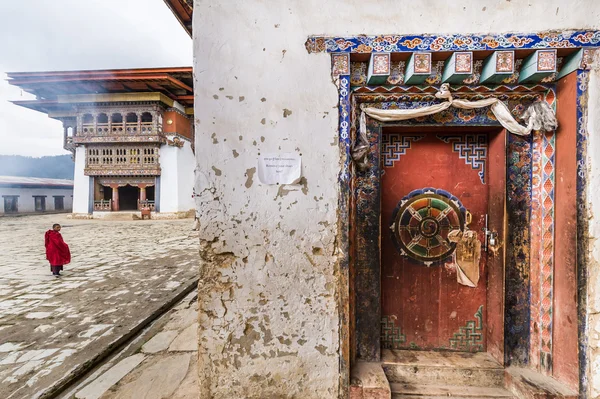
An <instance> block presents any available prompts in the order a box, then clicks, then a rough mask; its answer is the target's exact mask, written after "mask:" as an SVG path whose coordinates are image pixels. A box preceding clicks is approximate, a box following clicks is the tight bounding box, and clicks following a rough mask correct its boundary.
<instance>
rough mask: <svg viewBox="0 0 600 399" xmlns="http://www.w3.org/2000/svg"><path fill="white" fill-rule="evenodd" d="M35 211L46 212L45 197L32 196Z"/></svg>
mask: <svg viewBox="0 0 600 399" xmlns="http://www.w3.org/2000/svg"><path fill="white" fill-rule="evenodd" d="M33 200H34V204H35V211H36V212H46V197H45V196H43V197H42V196H35V195H34V196H33Z"/></svg>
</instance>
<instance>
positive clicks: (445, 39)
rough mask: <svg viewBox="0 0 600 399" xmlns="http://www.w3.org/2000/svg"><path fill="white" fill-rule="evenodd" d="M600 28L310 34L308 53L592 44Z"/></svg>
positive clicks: (599, 35) (599, 38)
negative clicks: (489, 32) (432, 32)
mask: <svg viewBox="0 0 600 399" xmlns="http://www.w3.org/2000/svg"><path fill="white" fill-rule="evenodd" d="M599 44H600V31H595V30H590V31H560V32H558V31H546V32H539V33H533V34H531V33H529V34H522V33H503V34H495V35H491V34H488V35H464V34H452V35H379V36H353V37H332V36H310V37H309V38H308V40H307V41H306V43H305V45H306V49H307V50H308V52H309V53H322V52H327V53H380V52H383V53H392V52H407V51H409V52H413V51H477V50H500V49H503V50H504V49H507V50H510V49H542V48H577V47H595V46H598V45H599Z"/></svg>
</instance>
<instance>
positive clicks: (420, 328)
mask: <svg viewBox="0 0 600 399" xmlns="http://www.w3.org/2000/svg"><path fill="white" fill-rule="evenodd" d="M487 157H488V134H487V133H485V132H473V133H471V132H468V133H466V132H464V131H460V130H450V129H448V128H445V129H443V130H442V129H440V130H438V131H436V132H430V133H417V132H415V131H408V132H402V131H398V130H397V131H396V132H389V131H386V129H384V130H383V132H382V137H381V168H382V177H381V320H382V336H381V348H382V349H426V350H433V349H435V350H454V351H466V352H481V351H485V350H486V334H485V329H486V313H487V309H488V306H487V303H486V292H487V290H486V288H487V268H486V260H487V259H486V254H485V252H483V251H480V254H481V255H480V259H479V262H478V263H477V264H471V265H470V268H469V270H468V271H466V273H467V275H468V276H467V275H465V270H464V269H463V268H462V267H461V266H459V265H458V264H457V261H456V258H455V252H456V246H457V244H456V243H454V242H451V241H450V240H449V234H450V233H451V232H452V231H453V230H454V231H459V230H462V231H463V232H464V231H466V230H471V231H472V232H474V233H475V235H476V239H477V240H479V242H480V243H481V247H482V248H483V246H484V244H483V243H484V241H485V240H486V237H485V233H484V231H483V229H484V228H485V223H486V216H487V213H488V198H489V184H488V181H487V180H488V179H489V177H488V171H487V164H488V162H487ZM471 244H473V242H471ZM477 275H479V278H478V279H476V277H477ZM465 277H466V279H465ZM469 285H473V286H469Z"/></svg>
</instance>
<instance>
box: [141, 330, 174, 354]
mask: <svg viewBox="0 0 600 399" xmlns="http://www.w3.org/2000/svg"><path fill="white" fill-rule="evenodd" d="M178 334H179V332H178V331H161V332H159V333H158V334H156V335H155V336H154V337H152V338H151V339H150V340H149V341H148V342H146V343H145V344H144V345H143V346H142V352H144V353H157V352H160V351H164V350H165V349H167V348H168V347H169V345H171V342H173V340H174V339H175V337H177V335H178Z"/></svg>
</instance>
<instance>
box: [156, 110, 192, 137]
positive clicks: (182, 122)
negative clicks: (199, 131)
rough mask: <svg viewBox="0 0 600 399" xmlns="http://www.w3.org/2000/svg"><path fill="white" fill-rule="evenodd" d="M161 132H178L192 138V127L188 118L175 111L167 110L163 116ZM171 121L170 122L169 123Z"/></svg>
mask: <svg viewBox="0 0 600 399" xmlns="http://www.w3.org/2000/svg"><path fill="white" fill-rule="evenodd" d="M163 121H164V122H163V132H164V133H166V134H168V133H178V134H180V135H182V136H183V137H187V138H188V139H190V140H191V139H192V129H191V122H190V119H189V118H187V117H186V116H183V115H181V114H180V113H178V112H176V111H167V112H165V114H164V118H163ZM169 121H171V123H169Z"/></svg>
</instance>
